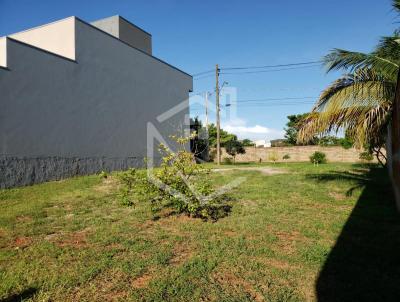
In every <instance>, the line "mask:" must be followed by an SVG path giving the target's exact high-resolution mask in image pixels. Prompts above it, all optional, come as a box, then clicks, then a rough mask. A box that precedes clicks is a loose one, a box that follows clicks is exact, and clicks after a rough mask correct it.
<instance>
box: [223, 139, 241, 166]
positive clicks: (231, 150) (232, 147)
mask: <svg viewBox="0 0 400 302" xmlns="http://www.w3.org/2000/svg"><path fill="white" fill-rule="evenodd" d="M225 150H226V153H228V154H229V155H230V156H232V157H233V164H235V162H236V155H237V154H245V153H246V150H245V149H244V147H243V143H242V142H240V141H238V140H236V139H233V140H230V141H227V142H226V143H225Z"/></svg>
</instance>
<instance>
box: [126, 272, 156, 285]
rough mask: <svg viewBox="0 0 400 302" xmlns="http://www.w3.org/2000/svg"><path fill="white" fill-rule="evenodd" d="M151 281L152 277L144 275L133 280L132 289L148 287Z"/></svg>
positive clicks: (148, 274) (147, 274)
mask: <svg viewBox="0 0 400 302" xmlns="http://www.w3.org/2000/svg"><path fill="white" fill-rule="evenodd" d="M151 279H152V275H151V274H150V273H145V274H143V275H141V276H140V277H138V278H136V279H134V280H133V281H132V282H131V284H132V286H133V287H134V288H145V287H147V286H148V285H149V283H150V281H151Z"/></svg>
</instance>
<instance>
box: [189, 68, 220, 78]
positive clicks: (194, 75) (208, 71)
mask: <svg viewBox="0 0 400 302" xmlns="http://www.w3.org/2000/svg"><path fill="white" fill-rule="evenodd" d="M210 72H215V70H214V69H211V70H206V71H202V72H198V73H195V74H192V76H193V77H197V76H200V75H203V74H206V73H210Z"/></svg>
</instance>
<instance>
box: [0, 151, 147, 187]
mask: <svg viewBox="0 0 400 302" xmlns="http://www.w3.org/2000/svg"><path fill="white" fill-rule="evenodd" d="M143 166H144V160H143V158H138V157H128V158H76V157H74V158H65V157H42V158H16V157H0V188H2V189H4V188H12V187H17V186H26V185H32V184H35V183H41V182H45V181H49V180H59V179H63V178H68V177H72V176H77V175H89V174H95V173H98V172H101V171H107V172H110V171H118V170H126V169H128V168H131V167H143Z"/></svg>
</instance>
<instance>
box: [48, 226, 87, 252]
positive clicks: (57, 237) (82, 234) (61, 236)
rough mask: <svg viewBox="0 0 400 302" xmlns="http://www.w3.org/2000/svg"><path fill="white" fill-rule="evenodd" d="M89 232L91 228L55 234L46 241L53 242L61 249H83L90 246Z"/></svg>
mask: <svg viewBox="0 0 400 302" xmlns="http://www.w3.org/2000/svg"><path fill="white" fill-rule="evenodd" d="M89 232H90V228H86V229H83V230H80V231H77V232H71V233H53V234H49V235H47V236H46V237H45V238H44V239H45V240H48V241H50V242H53V243H55V244H56V245H58V246H60V247H75V248H82V247H86V246H87V245H88V243H87V235H88V234H89Z"/></svg>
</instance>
